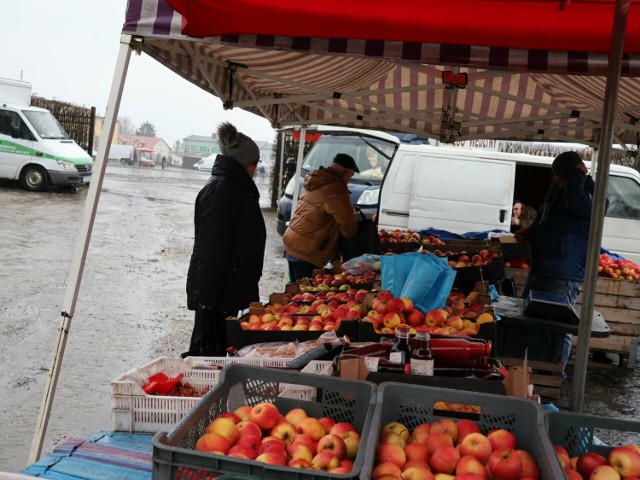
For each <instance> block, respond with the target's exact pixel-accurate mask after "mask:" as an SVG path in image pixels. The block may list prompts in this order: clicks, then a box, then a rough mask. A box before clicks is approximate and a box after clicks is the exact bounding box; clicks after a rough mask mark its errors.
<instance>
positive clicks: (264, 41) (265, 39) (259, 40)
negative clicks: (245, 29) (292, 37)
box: [256, 35, 276, 47]
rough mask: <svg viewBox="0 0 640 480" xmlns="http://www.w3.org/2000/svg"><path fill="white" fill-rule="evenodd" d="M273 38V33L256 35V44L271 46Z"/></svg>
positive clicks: (274, 38) (273, 42) (273, 41)
mask: <svg viewBox="0 0 640 480" xmlns="http://www.w3.org/2000/svg"><path fill="white" fill-rule="evenodd" d="M275 40H276V37H274V36H273V35H256V45H258V46H259V47H273V45H274V44H275Z"/></svg>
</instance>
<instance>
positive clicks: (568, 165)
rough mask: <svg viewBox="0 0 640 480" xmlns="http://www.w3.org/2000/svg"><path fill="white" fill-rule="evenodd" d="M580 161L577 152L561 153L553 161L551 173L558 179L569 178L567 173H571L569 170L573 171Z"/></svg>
mask: <svg viewBox="0 0 640 480" xmlns="http://www.w3.org/2000/svg"><path fill="white" fill-rule="evenodd" d="M581 161H582V159H581V158H580V155H578V153H577V152H572V151H569V152H562V153H561V154H560V155H558V156H557V157H556V158H555V160H554V161H553V164H552V165H551V171H552V172H553V174H554V175H556V176H558V177H563V178H566V177H568V176H569V173H571V170H573V169H574V168H575V166H576V165H578V164H579V163H580V162H581Z"/></svg>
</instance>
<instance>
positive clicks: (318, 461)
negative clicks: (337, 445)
mask: <svg viewBox="0 0 640 480" xmlns="http://www.w3.org/2000/svg"><path fill="white" fill-rule="evenodd" d="M339 466H340V459H338V457H336V456H335V455H334V454H333V453H331V452H328V451H326V450H325V451H322V452H320V453H318V454H316V456H315V457H313V460H311V468H313V469H314V470H317V471H320V472H328V471H330V470H333V469H334V468H338V467H339Z"/></svg>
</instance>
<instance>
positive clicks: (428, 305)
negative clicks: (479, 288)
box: [394, 252, 456, 312]
mask: <svg viewBox="0 0 640 480" xmlns="http://www.w3.org/2000/svg"><path fill="white" fill-rule="evenodd" d="M455 278H456V271H455V270H454V269H453V268H451V267H450V266H449V265H448V264H447V259H446V258H445V257H438V256H436V255H434V254H433V253H431V252H429V253H428V254H427V255H423V254H420V256H419V257H418V258H416V259H415V262H414V264H413V267H412V268H411V271H410V272H409V274H408V276H407V279H406V281H405V283H404V285H403V288H402V290H401V292H400V295H399V296H400V297H407V298H410V299H411V300H412V301H413V303H414V305H415V306H416V307H417V308H418V309H420V310H421V311H423V312H428V311H430V310H433V309H434V308H442V307H444V306H445V304H446V302H447V297H448V295H449V293H450V292H451V287H452V286H453V281H454V280H455ZM394 295H395V294H394Z"/></svg>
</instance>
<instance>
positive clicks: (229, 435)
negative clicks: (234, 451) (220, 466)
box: [207, 417, 240, 445]
mask: <svg viewBox="0 0 640 480" xmlns="http://www.w3.org/2000/svg"><path fill="white" fill-rule="evenodd" d="M207 433H219V434H220V435H222V436H223V437H224V438H226V439H227V441H228V442H229V445H233V444H235V443H236V441H237V440H238V438H239V437H240V434H239V433H238V427H237V426H236V424H235V423H234V422H233V420H232V419H230V418H220V417H218V418H216V419H215V420H214V421H213V422H211V423H210V424H209V425H208V426H207Z"/></svg>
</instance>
